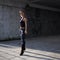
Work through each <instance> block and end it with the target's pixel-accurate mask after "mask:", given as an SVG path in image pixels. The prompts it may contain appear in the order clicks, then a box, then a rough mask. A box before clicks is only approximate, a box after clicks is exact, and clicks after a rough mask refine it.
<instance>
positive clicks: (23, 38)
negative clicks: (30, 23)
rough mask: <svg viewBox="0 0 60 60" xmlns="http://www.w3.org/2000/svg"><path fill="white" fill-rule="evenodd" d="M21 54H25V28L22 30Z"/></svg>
mask: <svg viewBox="0 0 60 60" xmlns="http://www.w3.org/2000/svg"><path fill="white" fill-rule="evenodd" d="M21 43H22V44H21V45H22V46H21V54H20V55H23V53H24V50H25V33H24V30H22V35H21Z"/></svg>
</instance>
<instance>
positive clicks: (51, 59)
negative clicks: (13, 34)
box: [0, 36, 60, 60]
mask: <svg viewBox="0 0 60 60" xmlns="http://www.w3.org/2000/svg"><path fill="white" fill-rule="evenodd" d="M20 51H21V44H20V40H12V41H2V42H0V60H60V36H50V37H35V38H28V39H26V50H25V52H24V55H23V56H20V55H19V54H20Z"/></svg>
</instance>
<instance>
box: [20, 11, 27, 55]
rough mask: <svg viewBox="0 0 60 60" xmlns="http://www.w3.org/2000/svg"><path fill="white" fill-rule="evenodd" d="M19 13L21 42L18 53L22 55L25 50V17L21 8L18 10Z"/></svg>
mask: <svg viewBox="0 0 60 60" xmlns="http://www.w3.org/2000/svg"><path fill="white" fill-rule="evenodd" d="M19 14H20V36H21V43H22V46H21V53H20V55H23V53H24V50H25V35H26V34H27V18H26V16H25V12H24V11H23V10H20V11H19Z"/></svg>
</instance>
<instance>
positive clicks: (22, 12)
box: [19, 9, 26, 18]
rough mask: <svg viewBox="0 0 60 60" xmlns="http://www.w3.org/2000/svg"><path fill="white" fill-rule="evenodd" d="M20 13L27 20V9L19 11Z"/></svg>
mask: <svg viewBox="0 0 60 60" xmlns="http://www.w3.org/2000/svg"><path fill="white" fill-rule="evenodd" d="M19 13H20V14H23V16H24V18H26V11H25V9H21V10H19Z"/></svg>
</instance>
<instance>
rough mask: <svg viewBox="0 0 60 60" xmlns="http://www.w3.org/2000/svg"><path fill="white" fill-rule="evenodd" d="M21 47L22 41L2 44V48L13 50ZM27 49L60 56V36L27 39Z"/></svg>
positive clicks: (0, 44)
mask: <svg viewBox="0 0 60 60" xmlns="http://www.w3.org/2000/svg"><path fill="white" fill-rule="evenodd" d="M20 46H21V44H20V40H13V41H5V42H0V47H5V48H13V47H20ZM26 48H29V49H34V50H42V51H48V52H54V53H58V54H60V36H52V37H40V38H39V37H38V38H30V39H26ZM29 53H30V52H29Z"/></svg>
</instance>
